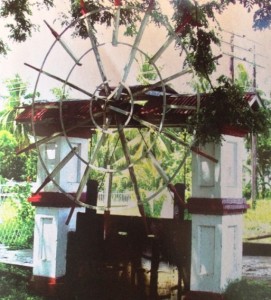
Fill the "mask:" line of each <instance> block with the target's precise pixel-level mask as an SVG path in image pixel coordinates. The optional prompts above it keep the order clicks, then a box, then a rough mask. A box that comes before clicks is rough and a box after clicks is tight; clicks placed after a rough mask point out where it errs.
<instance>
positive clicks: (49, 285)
mask: <svg viewBox="0 0 271 300" xmlns="http://www.w3.org/2000/svg"><path fill="white" fill-rule="evenodd" d="M64 287H65V278H64V277H61V278H49V277H43V276H35V275H34V276H32V277H31V280H30V282H29V288H30V290H33V291H34V292H35V293H36V294H39V295H42V296H46V297H55V296H57V295H60V294H63V292H64V290H65V288H64Z"/></svg>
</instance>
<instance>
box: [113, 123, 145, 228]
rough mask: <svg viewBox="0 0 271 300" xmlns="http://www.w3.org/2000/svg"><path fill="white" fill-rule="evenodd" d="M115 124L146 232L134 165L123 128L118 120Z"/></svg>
mask: <svg viewBox="0 0 271 300" xmlns="http://www.w3.org/2000/svg"><path fill="white" fill-rule="evenodd" d="M117 125H118V128H119V137H120V141H121V145H122V149H123V153H124V157H125V159H126V162H127V166H128V170H129V175H130V178H131V182H132V185H133V189H134V192H135V196H136V200H137V206H138V210H139V213H140V215H141V216H142V218H143V221H144V224H145V228H146V231H147V233H148V231H149V230H148V225H147V221H146V214H145V210H144V206H143V202H142V199H141V196H140V191H139V186H138V182H137V178H136V175H135V170H134V167H133V165H132V161H131V157H130V153H129V149H128V145H127V140H126V137H125V134H124V131H123V128H121V126H120V124H119V123H118V121H117Z"/></svg>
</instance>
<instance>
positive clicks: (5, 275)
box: [0, 264, 45, 300]
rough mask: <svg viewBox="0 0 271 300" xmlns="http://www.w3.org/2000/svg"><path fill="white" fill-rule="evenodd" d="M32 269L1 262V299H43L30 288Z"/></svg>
mask: <svg viewBox="0 0 271 300" xmlns="http://www.w3.org/2000/svg"><path fill="white" fill-rule="evenodd" d="M31 274H32V270H31V269H26V268H22V267H17V266H12V265H6V264H0V299H2V300H43V299H45V298H44V297H39V296H35V295H32V294H31V293H30V292H29V290H28V282H29V280H30V277H31Z"/></svg>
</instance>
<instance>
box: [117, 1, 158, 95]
mask: <svg viewBox="0 0 271 300" xmlns="http://www.w3.org/2000/svg"><path fill="white" fill-rule="evenodd" d="M153 5H154V1H153V0H151V1H150V4H149V7H148V8H147V11H146V12H145V15H144V17H143V19H142V21H141V25H140V28H139V30H138V32H137V35H136V38H135V41H134V44H133V46H132V50H131V52H130V56H129V60H128V63H127V64H126V66H125V67H124V74H123V77H122V82H126V80H127V78H128V76H129V73H130V70H131V67H132V64H133V62H134V60H135V56H136V53H137V49H138V46H139V44H140V42H141V40H142V37H143V34H144V31H145V29H146V27H147V25H148V22H149V18H150V14H151V11H152V9H153ZM122 90H123V85H121V86H120V87H119V89H118V92H117V99H119V97H120V95H121V93H122Z"/></svg>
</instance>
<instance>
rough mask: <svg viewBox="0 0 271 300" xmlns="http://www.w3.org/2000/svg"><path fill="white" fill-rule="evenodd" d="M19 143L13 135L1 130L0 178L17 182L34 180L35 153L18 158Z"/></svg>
mask: <svg viewBox="0 0 271 300" xmlns="http://www.w3.org/2000/svg"><path fill="white" fill-rule="evenodd" d="M17 147H18V142H17V140H16V138H15V137H14V136H13V135H12V133H10V132H8V131H6V130H0V161H1V164H0V176H1V177H4V178H7V179H13V180H15V181H24V180H33V179H35V176H36V168H35V166H36V163H37V156H36V155H35V153H29V154H22V155H20V156H18V155H17V154H16V150H17Z"/></svg>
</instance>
